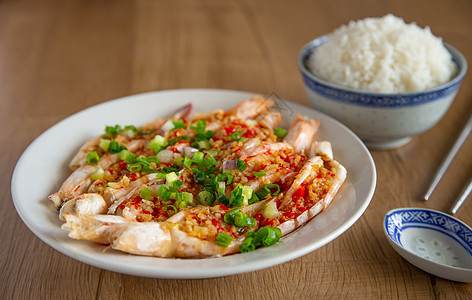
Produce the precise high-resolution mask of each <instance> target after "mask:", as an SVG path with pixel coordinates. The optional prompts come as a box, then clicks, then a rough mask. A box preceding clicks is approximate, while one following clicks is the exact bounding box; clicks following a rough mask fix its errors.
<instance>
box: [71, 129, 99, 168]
mask: <svg viewBox="0 0 472 300" xmlns="http://www.w3.org/2000/svg"><path fill="white" fill-rule="evenodd" d="M100 141H101V137H100V136H95V137H93V138H91V139H89V140H88V141H86V142H85V143H84V144H83V145H82V146H81V147H80V149H79V151H78V152H77V154H76V155H75V156H74V157H73V158H72V160H71V161H70V163H69V167H70V168H71V170H77V169H78V168H79V167H80V166H82V165H84V164H85V162H86V157H87V154H88V153H90V152H92V151H95V150H96V149H97V148H98V145H99V144H100Z"/></svg>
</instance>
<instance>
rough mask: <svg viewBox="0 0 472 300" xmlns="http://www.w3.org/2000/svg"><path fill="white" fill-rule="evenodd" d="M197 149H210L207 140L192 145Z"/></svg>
mask: <svg viewBox="0 0 472 300" xmlns="http://www.w3.org/2000/svg"><path fill="white" fill-rule="evenodd" d="M194 144H195V146H196V147H197V148H198V149H210V148H211V145H210V142H209V141H208V140H201V141H198V142H195V143H194Z"/></svg>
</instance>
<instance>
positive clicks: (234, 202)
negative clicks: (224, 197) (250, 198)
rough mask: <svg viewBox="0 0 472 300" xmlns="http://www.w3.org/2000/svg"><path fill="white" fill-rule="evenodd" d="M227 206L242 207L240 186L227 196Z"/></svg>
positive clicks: (242, 197) (242, 198)
mask: <svg viewBox="0 0 472 300" xmlns="http://www.w3.org/2000/svg"><path fill="white" fill-rule="evenodd" d="M229 205H231V206H233V207H240V206H243V205H244V196H243V189H242V186H239V187H236V188H235V189H234V190H232V191H231V193H230V195H229Z"/></svg>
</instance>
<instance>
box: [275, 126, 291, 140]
mask: <svg viewBox="0 0 472 300" xmlns="http://www.w3.org/2000/svg"><path fill="white" fill-rule="evenodd" d="M287 133H288V130H287V129H282V128H279V127H277V128H275V129H274V134H275V135H276V136H277V137H278V138H279V139H283V138H284V137H285V136H286V135H287Z"/></svg>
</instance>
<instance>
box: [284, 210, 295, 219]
mask: <svg viewBox="0 0 472 300" xmlns="http://www.w3.org/2000/svg"><path fill="white" fill-rule="evenodd" d="M283 216H284V217H286V218H287V219H292V218H293V217H295V213H293V212H291V211H288V212H286V213H284V214H283Z"/></svg>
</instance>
